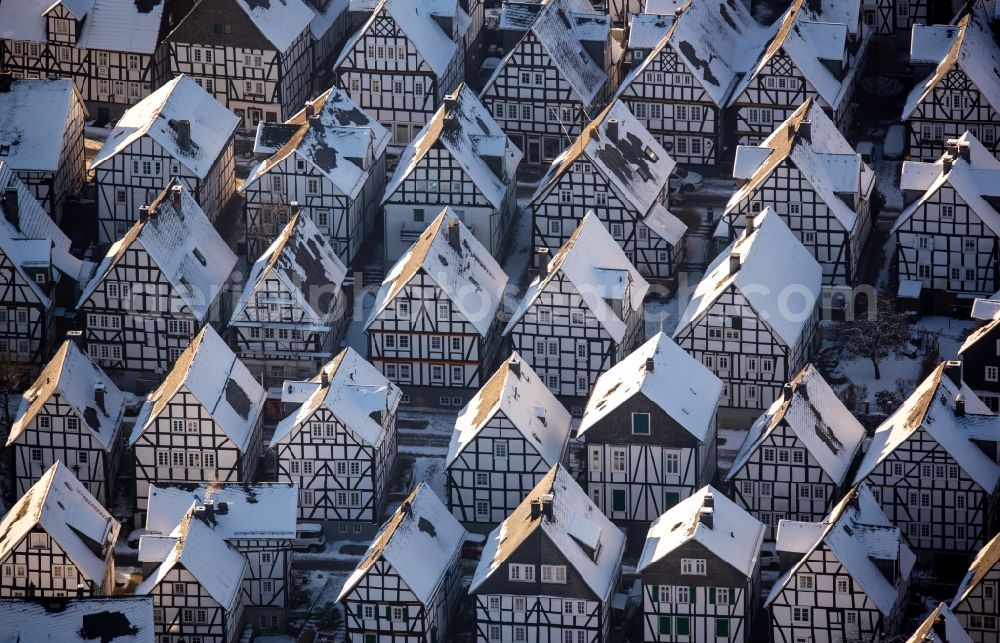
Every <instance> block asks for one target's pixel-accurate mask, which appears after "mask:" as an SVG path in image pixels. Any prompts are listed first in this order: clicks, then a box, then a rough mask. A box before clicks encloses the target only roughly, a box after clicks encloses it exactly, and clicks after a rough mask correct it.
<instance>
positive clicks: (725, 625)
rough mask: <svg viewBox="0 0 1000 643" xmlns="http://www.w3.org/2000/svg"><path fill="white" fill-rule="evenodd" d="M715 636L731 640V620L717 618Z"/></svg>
mask: <svg viewBox="0 0 1000 643" xmlns="http://www.w3.org/2000/svg"><path fill="white" fill-rule="evenodd" d="M715 635H716V636H719V637H723V638H729V619H728V618H717V619H715Z"/></svg>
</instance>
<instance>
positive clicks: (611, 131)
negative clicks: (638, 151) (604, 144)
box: [605, 118, 618, 141]
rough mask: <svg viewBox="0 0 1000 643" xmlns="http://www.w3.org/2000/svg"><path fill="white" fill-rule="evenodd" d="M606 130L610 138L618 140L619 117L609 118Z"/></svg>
mask: <svg viewBox="0 0 1000 643" xmlns="http://www.w3.org/2000/svg"><path fill="white" fill-rule="evenodd" d="M605 131H606V132H607V133H608V138H609V139H611V140H612V141H617V140H618V119H617V118H609V119H608V124H607V125H606V126H605Z"/></svg>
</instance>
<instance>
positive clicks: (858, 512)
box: [764, 485, 916, 643]
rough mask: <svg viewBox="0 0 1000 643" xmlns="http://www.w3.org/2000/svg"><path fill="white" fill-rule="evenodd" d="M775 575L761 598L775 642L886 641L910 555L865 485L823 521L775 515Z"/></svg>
mask: <svg viewBox="0 0 1000 643" xmlns="http://www.w3.org/2000/svg"><path fill="white" fill-rule="evenodd" d="M776 547H777V551H778V556H779V565H780V566H781V571H782V574H781V576H780V577H779V578H778V580H777V581H776V582H775V583H774V587H773V588H772V589H771V593H770V595H768V597H767V600H766V601H765V602H764V607H765V608H767V611H768V615H769V618H770V621H771V627H770V630H771V640H772V641H774V642H775V643H795V642H796V641H815V643H836V642H837V641H886V640H892V638H893V637H894V636H895V635H896V634H898V633H899V626H900V625H901V622H902V618H903V610H904V608H905V607H906V594H907V590H908V587H909V581H910V573H911V571H912V570H913V566H914V564H915V563H916V556H915V555H914V553H913V551H912V550H911V549H910V547H909V546H908V545H907V543H906V539H905V538H904V537H903V534H902V533H901V532H900V530H899V528H898V527H895V526H894V525H893V524H892V523H891V522H890V521H889V519H888V518H886V514H884V513H882V510H881V509H879V504H878V501H877V500H876V498H875V496H873V495H872V492H871V491H870V490H869V489H868V487H867V486H866V485H858V486H855V487H853V488H852V489H851V490H850V491H849V492H848V493H847V495H845V496H844V498H843V499H842V500H840V502H838V503H837V504H836V506H834V508H833V511H831V512H830V515H829V516H828V517H827V518H826V519H825V520H824V521H822V522H799V521H795V520H782V521H781V523H780V524H779V526H778V538H777V543H776Z"/></svg>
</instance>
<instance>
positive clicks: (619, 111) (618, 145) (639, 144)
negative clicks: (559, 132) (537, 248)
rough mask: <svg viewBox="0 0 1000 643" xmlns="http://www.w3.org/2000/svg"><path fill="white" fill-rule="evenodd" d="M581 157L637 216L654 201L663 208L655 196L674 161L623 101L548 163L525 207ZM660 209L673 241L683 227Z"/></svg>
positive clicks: (677, 238) (544, 192) (649, 208)
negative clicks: (589, 163) (550, 163)
mask: <svg viewBox="0 0 1000 643" xmlns="http://www.w3.org/2000/svg"><path fill="white" fill-rule="evenodd" d="M582 158H585V159H586V160H588V161H590V162H591V163H592V164H593V166H594V168H595V169H596V170H597V171H598V172H600V173H601V174H602V175H604V177H605V178H606V179H607V181H608V182H609V183H610V184H611V185H613V186H614V187H615V189H616V192H617V193H618V194H619V196H620V197H621V199H622V200H624V201H627V202H629V203H630V204H631V205H632V207H633V208H635V210H636V211H637V212H638V213H639V215H640V217H642V216H645V215H646V214H647V213H648V212H650V211H651V210H652V209H653V207H654V206H656V205H660V206H661V207H662V203H660V198H661V197H662V195H663V194H664V190H665V189H666V187H667V182H668V180H669V179H670V173H671V172H672V171H673V169H674V166H675V165H676V163H675V162H674V159H672V158H671V157H670V155H669V154H667V152H666V150H664V149H663V147H662V146H661V145H660V143H659V142H658V141H657V140H656V138H655V137H654V136H653V135H652V134H650V133H649V130H647V129H646V128H645V127H644V126H643V124H642V122H641V121H639V120H638V119H637V118H636V117H635V116H634V115H633V114H632V112H631V111H629V109H628V107H627V106H626V105H625V103H623V102H622V101H620V100H616V101H614V102H613V103H612V104H611V105H610V106H609V107H608V108H607V109H605V110H604V111H603V112H601V114H600V115H599V116H598V117H597V118H596V119H594V121H593V122H592V123H590V124H589V125H588V126H587V127H585V128H584V129H583V131H582V132H581V133H580V136H578V137H577V139H576V141H574V142H573V144H572V145H571V146H569V148H567V149H566V151H564V152H563V153H562V154H560V155H559V156H558V157H557V158H556V159H555V160H554V161H552V165H551V167H550V168H549V170H548V172H546V174H545V176H544V177H543V178H542V181H541V183H540V184H539V187H538V190H537V191H536V192H535V195H534V196H533V197H531V201H530V202H529V205H530V204H533V203H538V202H539V201H540V200H542V199H543V198H545V196H546V195H548V194H549V193H550V192H551V191H552V190H554V189H555V188H556V186H557V185H558V183H559V181H560V179H561V178H562V177H563V176H564V175H565V174H566V173H567V172H569V171H571V170H572V168H573V164H574V162H576V161H579V160H581V159H582ZM664 213H665V214H666V216H667V220H668V221H669V222H670V224H669V225H667V226H666V228H667V230H669V231H670V232H669V238H667V241H668V242H670V243H671V244H672V245H676V244H677V242H678V241H680V238H681V237H682V236H683V235H684V232H686V231H687V226H685V225H684V223H683V222H682V221H681V220H680V219H678V218H677V217H675V216H674V215H673V214H671V213H670V212H669V211H667V210H666V208H664Z"/></svg>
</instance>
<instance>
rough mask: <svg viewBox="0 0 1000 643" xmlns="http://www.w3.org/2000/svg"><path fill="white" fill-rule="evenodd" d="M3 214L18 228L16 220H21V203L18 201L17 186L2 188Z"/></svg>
mask: <svg viewBox="0 0 1000 643" xmlns="http://www.w3.org/2000/svg"><path fill="white" fill-rule="evenodd" d="M3 214H4V216H5V217H6V218H7V220H8V221H10V222H11V225H13V226H14V227H15V228H17V229H19V230H20V228H21V226H20V224H19V223H18V222H19V221H20V220H21V204H20V202H19V201H18V195H17V188H16V187H14V186H13V185H11V186H8V187H6V188H4V191H3Z"/></svg>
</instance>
